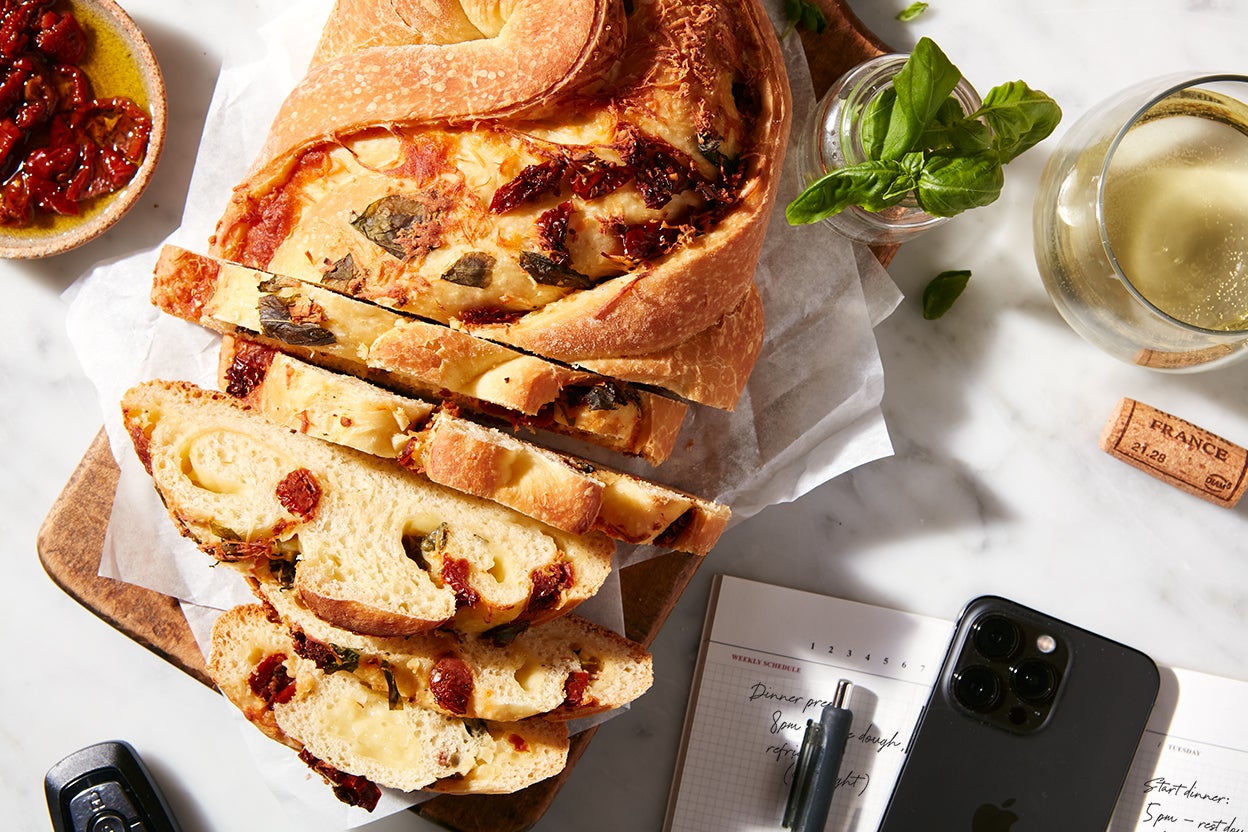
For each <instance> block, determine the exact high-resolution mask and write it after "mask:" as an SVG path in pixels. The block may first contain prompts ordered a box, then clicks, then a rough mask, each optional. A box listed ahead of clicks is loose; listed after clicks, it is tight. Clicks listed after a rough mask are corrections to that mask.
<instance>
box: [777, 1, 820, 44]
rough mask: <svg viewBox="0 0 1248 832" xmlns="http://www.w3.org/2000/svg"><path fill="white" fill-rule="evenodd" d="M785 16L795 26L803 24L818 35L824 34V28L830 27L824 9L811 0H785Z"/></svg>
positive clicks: (802, 25)
mask: <svg viewBox="0 0 1248 832" xmlns="http://www.w3.org/2000/svg"><path fill="white" fill-rule="evenodd" d="M784 17H785V19H786V20H788V21H789V22H790V23H791V24H792V25H793V26H801V27H802V28H803V29H808V30H809V31H811V32H814V33H815V34H816V35H822V34H823V30H824V29H826V28H827V27H828V18H827V17H826V16H824V14H823V9H821V8H819V6H817V5H816V4H814V3H812V2H809V0H784ZM790 28H791V27H790ZM785 34H788V32H787V31H786V32H785Z"/></svg>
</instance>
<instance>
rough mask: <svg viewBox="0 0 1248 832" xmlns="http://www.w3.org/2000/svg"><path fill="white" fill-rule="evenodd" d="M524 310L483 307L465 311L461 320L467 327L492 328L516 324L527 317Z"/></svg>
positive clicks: (461, 313)
mask: <svg viewBox="0 0 1248 832" xmlns="http://www.w3.org/2000/svg"><path fill="white" fill-rule="evenodd" d="M525 314H526V312H525V310H523V309H500V308H499V307H497V306H482V307H479V308H477V309H465V310H463V311H462V312H460V313H459V320H460V321H461V322H462V323H463V324H464V325H465V326H470V327H471V326H490V325H491V324H510V323H515V322H516V321H518V320H520V319H521V318H523V317H524V316H525Z"/></svg>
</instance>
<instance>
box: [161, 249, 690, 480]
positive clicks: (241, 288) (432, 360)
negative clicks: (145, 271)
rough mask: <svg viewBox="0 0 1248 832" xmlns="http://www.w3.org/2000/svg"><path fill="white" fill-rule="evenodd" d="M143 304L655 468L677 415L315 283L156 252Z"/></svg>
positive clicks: (663, 405)
mask: <svg viewBox="0 0 1248 832" xmlns="http://www.w3.org/2000/svg"><path fill="white" fill-rule="evenodd" d="M152 302H153V303H154V304H155V305H156V306H157V307H158V308H160V309H161V310H163V311H165V312H168V313H169V314H172V315H176V316H177V317H180V318H183V319H185V320H189V321H192V322H194V323H198V324H200V325H202V326H205V327H207V328H209V329H212V330H215V331H217V332H223V333H224V332H240V333H242V334H245V335H248V336H249V337H251V338H254V339H255V340H257V341H259V342H261V343H263V344H266V345H268V346H272V347H276V348H278V349H281V350H282V351H284V352H289V353H292V354H295V355H298V356H299V357H301V358H304V359H305V360H308V361H312V362H314V363H317V364H321V365H323V366H327V367H332V368H334V369H337V370H341V371H343V372H348V373H351V374H352V375H356V376H360V377H362V378H368V379H370V380H373V381H377V382H380V383H384V384H386V385H387V386H392V387H395V388H396V389H401V390H403V391H404V392H407V393H411V394H414V395H418V396H434V397H441V398H447V399H449V400H451V401H454V402H455V403H457V404H459V405H461V406H463V407H465V408H467V409H470V410H474V411H478V412H484V413H489V414H492V415H496V416H499V417H502V418H506V419H508V420H510V421H512V422H513V423H514V424H517V425H521V426H525V427H530V428H535V429H544V430H550V431H554V432H557V433H562V434H566V435H569V436H573V437H576V438H578V439H582V440H584V441H587V442H591V443H594V444H598V445H601V446H603V447H606V448H609V449H611V450H614V451H619V452H621V453H625V454H629V455H633V456H640V457H641V458H643V459H645V460H647V461H648V462H650V463H651V464H655V465H657V464H659V463H661V462H662V461H663V460H665V459H667V457H668V456H669V455H670V454H671V451H672V448H673V446H674V445H675V442H676V436H677V434H678V433H679V431H680V425H681V422H682V421H683V420H684V416H685V412H686V410H687V409H688V406H687V405H685V404H684V403H682V402H678V401H675V400H674V399H669V398H666V397H664V396H660V395H657V394H654V393H651V392H649V391H646V390H642V389H640V388H637V387H633V386H631V385H628V384H625V383H623V382H619V381H615V380H612V379H609V378H607V377H606V376H600V375H596V374H594V373H589V372H585V371H582V370H572V369H570V368H568V367H564V366H562V365H559V364H555V363H553V362H550V361H546V360H545V359H541V358H537V357H535V356H531V355H527V354H525V353H522V352H519V351H517V350H515V349H513V348H511V347H504V346H501V345H499V344H495V343H492V342H490V341H485V340H483V339H480V338H476V337H474V336H472V335H469V334H468V333H466V332H461V331H458V330H454V329H451V328H449V327H447V326H443V325H441V324H434V323H429V322H427V321H423V320H419V319H416V318H411V317H407V316H404V315H400V314H398V313H396V312H393V311H391V310H389V309H385V308H383V307H381V306H377V305H374V304H371V303H366V302H364V301H360V300H356V299H354V298H351V297H349V296H346V295H342V294H339V293H337V292H334V291H331V290H330V289H328V288H325V287H324V286H321V285H317V284H314V283H306V282H303V281H301V280H296V279H294V278H289V277H278V276H275V275H271V274H268V273H266V272H262V271H258V270H256V269H250V268H246V267H244V266H240V265H237V264H234V263H227V262H224V261H220V260H215V259H212V258H209V257H205V256H202V255H199V254H195V253H193V252H190V251H187V250H185V249H180V248H177V247H175V246H165V247H164V249H162V251H161V255H160V259H159V260H158V262H157V265H156V270H155V276H154V282H153V286H152Z"/></svg>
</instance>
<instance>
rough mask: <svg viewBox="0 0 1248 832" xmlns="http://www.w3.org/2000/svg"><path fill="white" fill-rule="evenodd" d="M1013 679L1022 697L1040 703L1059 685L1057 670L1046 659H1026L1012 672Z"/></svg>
mask: <svg viewBox="0 0 1248 832" xmlns="http://www.w3.org/2000/svg"><path fill="white" fill-rule="evenodd" d="M1011 681H1012V682H1013V685H1014V692H1015V693H1017V694H1018V697H1019V698H1020V699H1022V700H1023V701H1025V702H1030V703H1032V704H1033V705H1039V704H1042V703H1044V702H1047V701H1048V700H1049V697H1051V696H1052V695H1053V691H1054V689H1055V688H1056V687H1057V671H1055V670H1054V669H1053V666H1052V665H1050V664H1049V663H1048V662H1046V661H1041V660H1040V659H1026V660H1025V661H1022V662H1019V664H1018V666H1017V667H1015V668H1014V670H1013V671H1012V672H1011Z"/></svg>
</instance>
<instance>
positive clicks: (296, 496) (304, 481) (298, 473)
mask: <svg viewBox="0 0 1248 832" xmlns="http://www.w3.org/2000/svg"><path fill="white" fill-rule="evenodd" d="M277 499H278V502H280V503H281V504H282V507H283V508H285V509H286V510H287V511H289V512H290V513H291V514H293V515H295V516H296V517H299V518H300V519H302V520H304V521H307V520H311V519H312V517H313V516H314V515H315V514H316V508H317V506H319V505H320V504H321V484H320V483H319V482H317V481H316V477H315V476H314V475H313V474H312V472H311V471H309V470H308V469H307V468H296V469H295V470H293V471H291V472H290V473H289V474H287V475H286V476H285V477H284V478H283V479H282V481H281V482H279V483H278V484H277Z"/></svg>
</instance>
